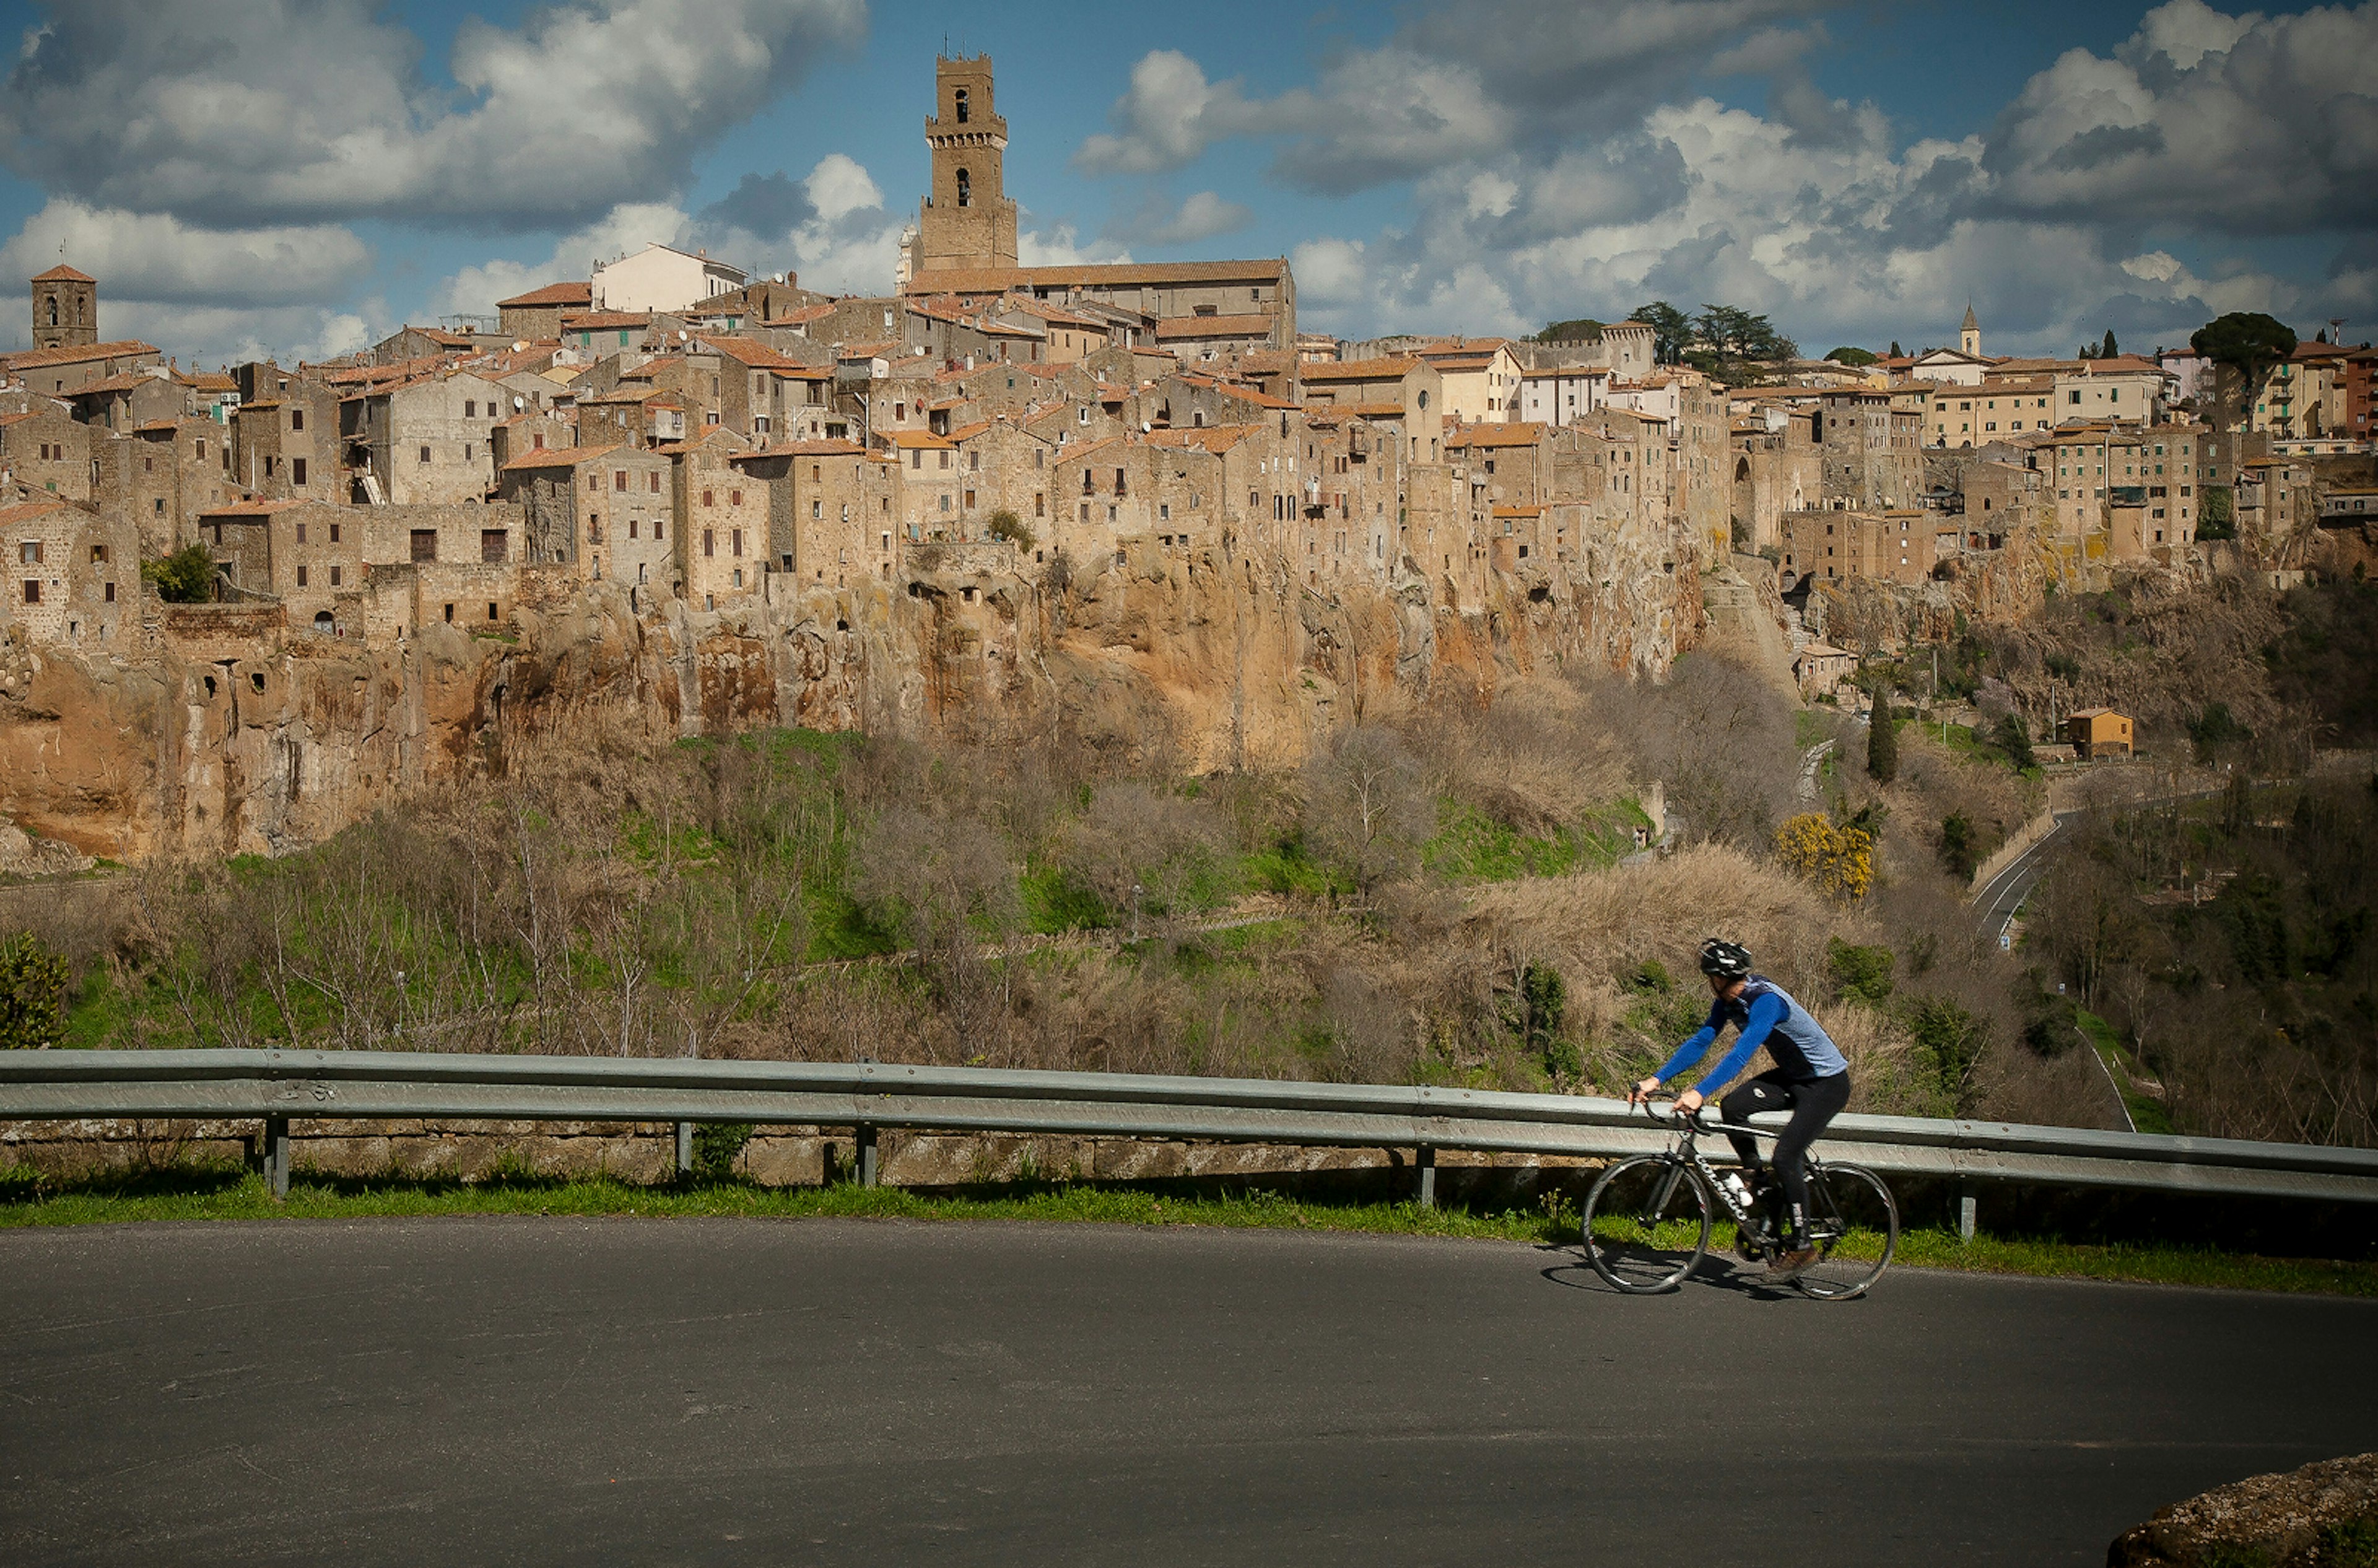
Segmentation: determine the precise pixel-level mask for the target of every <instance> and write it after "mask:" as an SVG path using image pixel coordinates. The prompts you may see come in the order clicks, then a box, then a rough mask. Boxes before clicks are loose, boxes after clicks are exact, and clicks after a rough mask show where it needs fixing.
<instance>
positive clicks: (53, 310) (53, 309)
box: [50, 294, 58, 327]
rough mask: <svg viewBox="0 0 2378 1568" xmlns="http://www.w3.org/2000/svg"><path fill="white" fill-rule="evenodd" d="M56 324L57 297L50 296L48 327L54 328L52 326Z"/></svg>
mask: <svg viewBox="0 0 2378 1568" xmlns="http://www.w3.org/2000/svg"><path fill="white" fill-rule="evenodd" d="M57 324H58V296H57V295H55V294H52V295H51V296H50V325H51V326H53V327H54V326H56V325H57Z"/></svg>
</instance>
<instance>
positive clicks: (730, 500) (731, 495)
mask: <svg viewBox="0 0 2378 1568" xmlns="http://www.w3.org/2000/svg"><path fill="white" fill-rule="evenodd" d="M742 504H743V492H742V491H740V490H729V491H727V505H729V506H736V507H739V506H741V505H742Z"/></svg>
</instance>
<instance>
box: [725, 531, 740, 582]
mask: <svg viewBox="0 0 2378 1568" xmlns="http://www.w3.org/2000/svg"><path fill="white" fill-rule="evenodd" d="M728 545H729V546H730V547H731V548H732V549H733V550H734V552H735V554H736V556H737V557H741V556H742V554H743V531H742V530H741V529H737V530H735V533H734V536H733V537H732V538H731V539H730V540H729V541H728ZM736 581H742V579H740V578H738V579H736Z"/></svg>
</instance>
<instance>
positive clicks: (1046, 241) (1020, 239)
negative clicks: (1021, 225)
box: [1015, 223, 1131, 267]
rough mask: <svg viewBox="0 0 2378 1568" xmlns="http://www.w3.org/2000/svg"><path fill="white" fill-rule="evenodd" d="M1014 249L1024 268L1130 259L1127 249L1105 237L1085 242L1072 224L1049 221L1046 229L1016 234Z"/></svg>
mask: <svg viewBox="0 0 2378 1568" xmlns="http://www.w3.org/2000/svg"><path fill="white" fill-rule="evenodd" d="M1015 250H1016V261H1017V264H1018V265H1020V266H1025V267H1079V266H1082V265H1084V264H1085V263H1089V262H1110V261H1129V260H1130V259H1131V252H1130V250H1128V249H1127V248H1125V247H1124V246H1123V245H1116V244H1112V243H1111V242H1109V241H1107V240H1102V239H1100V240H1092V241H1091V242H1090V243H1089V244H1087V245H1084V244H1083V243H1082V240H1081V236H1080V235H1079V234H1078V233H1075V228H1074V225H1073V224H1071V223H1055V224H1051V226H1050V227H1049V228H1048V229H1047V230H1046V231H1042V230H1039V229H1027V230H1025V231H1024V232H1023V233H1019V234H1017V235H1016V236H1015Z"/></svg>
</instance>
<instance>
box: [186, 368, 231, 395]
mask: <svg viewBox="0 0 2378 1568" xmlns="http://www.w3.org/2000/svg"><path fill="white" fill-rule="evenodd" d="M187 379H188V381H189V383H190V385H191V386H193V387H196V388H197V389H198V390H199V391H201V392H236V391H238V390H239V383H238V382H236V381H234V380H233V379H232V378H231V377H228V376H224V375H221V374H219V373H217V372H215V371H212V370H207V371H198V372H194V373H192V374H191V375H190V376H189V377H187Z"/></svg>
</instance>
